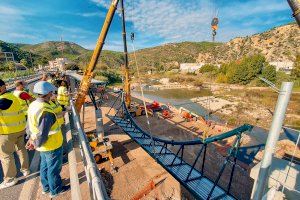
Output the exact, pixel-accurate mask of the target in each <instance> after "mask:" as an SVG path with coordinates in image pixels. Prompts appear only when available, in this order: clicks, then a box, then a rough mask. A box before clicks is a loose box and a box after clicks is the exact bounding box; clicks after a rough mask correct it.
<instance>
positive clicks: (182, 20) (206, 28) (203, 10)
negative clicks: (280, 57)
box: [90, 0, 288, 43]
mask: <svg viewBox="0 0 300 200" xmlns="http://www.w3.org/2000/svg"><path fill="white" fill-rule="evenodd" d="M90 1H92V2H94V3H96V4H97V5H98V6H101V7H104V8H108V7H109V5H110V3H111V0H90ZM132 2H134V5H132ZM125 3H126V5H125V10H126V18H127V21H130V22H132V23H133V27H134V30H135V31H136V32H139V33H140V34H144V35H146V36H149V37H150V38H152V39H153V38H156V39H157V38H160V39H162V40H163V42H164V43H165V42H178V41H186V40H188V41H202V40H208V41H209V40H211V29H210V22H211V19H212V17H213V16H214V12H215V10H218V13H219V18H220V29H219V30H218V32H219V33H218V38H219V40H220V41H227V40H229V39H232V38H234V37H236V36H245V35H246V34H253V33H256V32H258V31H259V30H260V28H261V23H262V22H263V20H265V22H266V23H265V24H266V25H267V24H271V20H272V19H269V20H266V19H265V17H267V16H266V15H265V13H276V12H281V11H285V10H287V9H288V5H287V3H286V2H284V1H282V0H268V1H266V0H255V1H248V2H246V3H245V2H240V1H229V2H228V3H226V5H225V6H223V7H219V8H218V7H217V6H216V5H215V4H214V3H213V1H209V0H198V1H194V0H189V1H188V0H186V1H179V0H176V1H175V0H164V1H162V0H134V1H126V2H125ZM251 16H254V17H258V16H260V17H261V18H262V19H263V20H251V21H248V20H249V19H248V18H251ZM236 20H241V21H242V22H244V24H243V25H245V26H247V25H248V26H249V27H246V28H244V27H243V30H239V29H238V27H237V26H239V25H238V24H234V21H236ZM276 20H277V21H280V20H282V18H276ZM247 23H248V24H247ZM274 23H276V22H274ZM221 28H222V29H221Z"/></svg>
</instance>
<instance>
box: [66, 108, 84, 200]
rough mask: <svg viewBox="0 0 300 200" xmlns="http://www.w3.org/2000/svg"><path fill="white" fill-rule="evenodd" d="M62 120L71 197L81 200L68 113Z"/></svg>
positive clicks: (74, 199)
mask: <svg viewBox="0 0 300 200" xmlns="http://www.w3.org/2000/svg"><path fill="white" fill-rule="evenodd" d="M64 118H65V134H66V139H67V146H68V163H69V172H70V185H71V196H72V200H82V196H81V192H80V187H79V179H78V174H77V165H76V164H77V161H76V155H75V150H74V147H73V139H72V132H71V125H70V115H69V113H68V112H66V114H65V116H64Z"/></svg>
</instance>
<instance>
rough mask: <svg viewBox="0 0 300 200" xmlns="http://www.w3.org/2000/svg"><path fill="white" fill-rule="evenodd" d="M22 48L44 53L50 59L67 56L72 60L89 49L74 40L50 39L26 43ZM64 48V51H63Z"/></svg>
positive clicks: (40, 53)
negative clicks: (57, 40) (73, 41)
mask: <svg viewBox="0 0 300 200" xmlns="http://www.w3.org/2000/svg"><path fill="white" fill-rule="evenodd" d="M20 48H21V49H22V50H25V51H31V52H33V53H36V54H39V55H42V56H44V57H46V58H48V59H49V60H52V59H54V58H57V57H62V55H63V57H66V58H68V59H70V60H75V59H76V58H77V57H78V56H80V55H82V54H85V53H87V52H88V51H89V50H87V49H85V48H83V47H81V46H80V45H78V44H75V43H72V42H65V41H63V42H56V41H49V42H44V43H40V44H35V45H24V46H21V47H20ZM62 50H63V51H62Z"/></svg>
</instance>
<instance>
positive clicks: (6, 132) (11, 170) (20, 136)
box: [0, 79, 30, 189]
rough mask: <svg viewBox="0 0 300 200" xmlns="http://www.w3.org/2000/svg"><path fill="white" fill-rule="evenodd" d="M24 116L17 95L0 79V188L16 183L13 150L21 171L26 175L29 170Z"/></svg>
mask: <svg viewBox="0 0 300 200" xmlns="http://www.w3.org/2000/svg"><path fill="white" fill-rule="evenodd" d="M25 128H26V118H25V115H24V112H23V110H22V107H21V105H20V103H19V100H18V99H17V97H15V96H14V95H13V94H12V93H11V92H8V91H7V90H6V86H5V83H4V81H3V80H1V79H0V159H1V164H2V170H3V177H4V181H3V182H2V183H1V185H0V189H3V188H7V187H10V186H13V185H15V184H17V182H18V181H17V179H16V175H17V169H16V165H15V159H14V152H15V151H16V152H17V154H18V156H19V160H20V163H21V169H20V170H21V172H22V173H23V175H24V176H27V175H28V174H29V173H30V171H29V161H28V153H27V150H26V148H25V143H24V135H25Z"/></svg>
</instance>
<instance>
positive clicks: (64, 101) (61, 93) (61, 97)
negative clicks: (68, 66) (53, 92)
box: [57, 86, 69, 106]
mask: <svg viewBox="0 0 300 200" xmlns="http://www.w3.org/2000/svg"><path fill="white" fill-rule="evenodd" d="M57 101H58V103H59V104H60V105H64V106H68V105H69V96H68V90H67V88H66V87H65V86H60V87H59V88H58V91H57Z"/></svg>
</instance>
